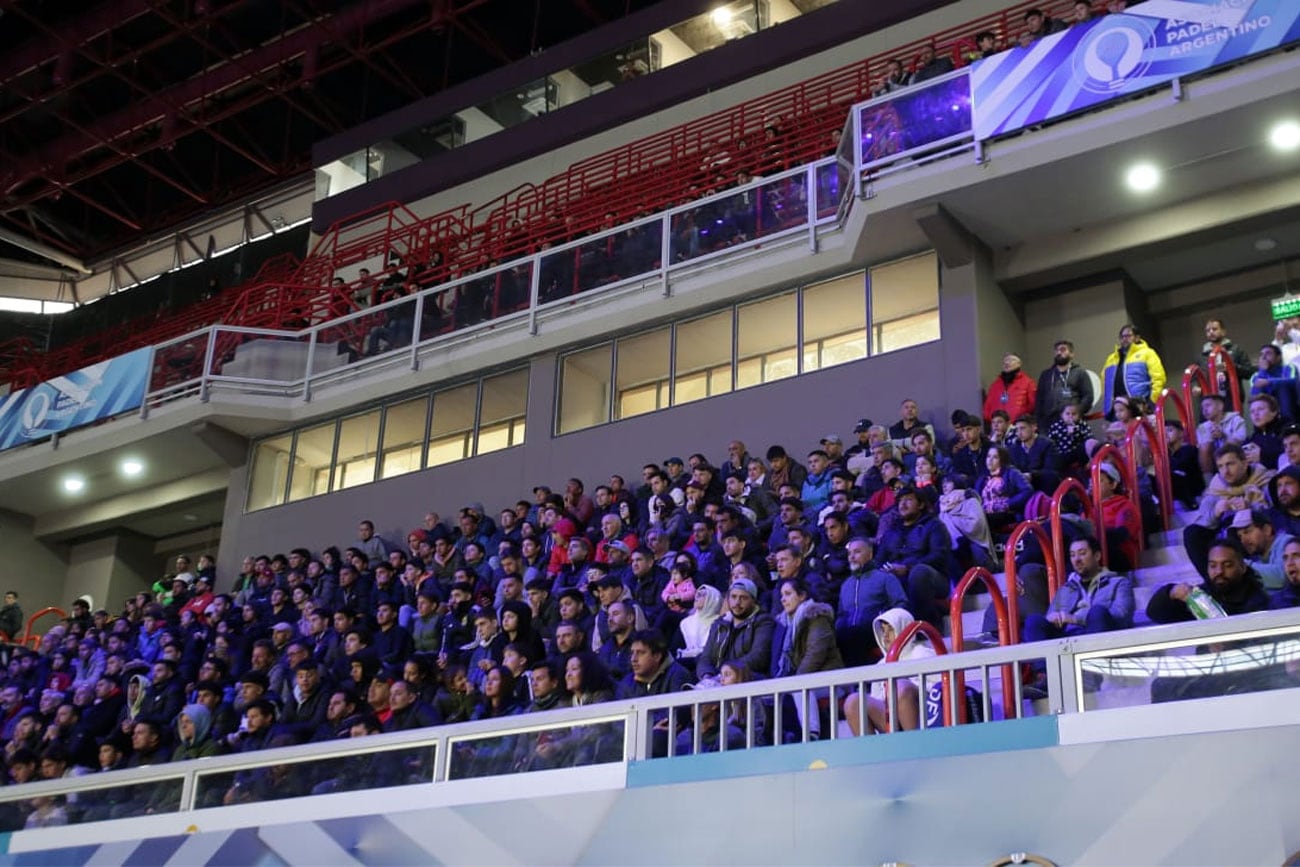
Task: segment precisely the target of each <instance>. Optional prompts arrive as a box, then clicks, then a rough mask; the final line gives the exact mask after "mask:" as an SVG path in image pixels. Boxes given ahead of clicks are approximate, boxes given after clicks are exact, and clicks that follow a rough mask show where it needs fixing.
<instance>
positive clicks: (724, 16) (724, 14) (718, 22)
mask: <svg viewBox="0 0 1300 867" xmlns="http://www.w3.org/2000/svg"><path fill="white" fill-rule="evenodd" d="M709 17H710V18H712V19H713V26H715V27H726V26H727V25H728V24H730V23H731V10H730V9H728V8H727V7H726V6H719V7H718V8H717V9H714V10H713V12H712V13H711V14H710V15H709Z"/></svg>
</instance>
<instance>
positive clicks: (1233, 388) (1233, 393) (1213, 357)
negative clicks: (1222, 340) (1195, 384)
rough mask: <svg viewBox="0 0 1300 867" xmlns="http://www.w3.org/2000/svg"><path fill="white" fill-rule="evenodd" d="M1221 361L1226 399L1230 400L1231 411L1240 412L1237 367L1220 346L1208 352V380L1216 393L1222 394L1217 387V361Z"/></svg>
mask: <svg viewBox="0 0 1300 867" xmlns="http://www.w3.org/2000/svg"><path fill="white" fill-rule="evenodd" d="M1220 359H1221V360H1222V361H1223V378H1224V379H1225V380H1227V387H1228V397H1230V398H1231V399H1232V411H1233V412H1235V413H1240V412H1241V381H1240V380H1239V379H1237V365H1236V364H1235V363H1234V362H1233V360H1232V356H1231V355H1229V354H1228V353H1227V351H1225V350H1224V348H1223V347H1222V346H1216V347H1214V348H1213V349H1211V350H1210V358H1209V361H1208V362H1207V363H1206V367H1207V368H1208V369H1209V370H1208V373H1209V379H1210V382H1211V384H1213V386H1214V390H1215V391H1216V392H1220V393H1222V391H1221V389H1220V387H1219V375H1218V369H1219V360H1220Z"/></svg>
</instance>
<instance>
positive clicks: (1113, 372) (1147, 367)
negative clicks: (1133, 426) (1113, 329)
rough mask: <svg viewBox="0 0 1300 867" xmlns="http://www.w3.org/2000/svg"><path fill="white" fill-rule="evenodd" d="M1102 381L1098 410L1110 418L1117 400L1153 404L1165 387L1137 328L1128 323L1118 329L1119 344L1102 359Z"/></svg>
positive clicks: (1162, 374) (1154, 357)
mask: <svg viewBox="0 0 1300 867" xmlns="http://www.w3.org/2000/svg"><path fill="white" fill-rule="evenodd" d="M1102 380H1103V383H1104V386H1103V387H1104V389H1105V395H1106V399H1105V402H1104V403H1103V404H1102V409H1103V411H1104V412H1105V413H1106V414H1107V415H1110V412H1111V406H1112V405H1113V404H1114V402H1115V398H1117V397H1140V398H1143V399H1145V400H1155V398H1156V397H1158V396H1159V395H1160V390H1161V389H1163V388H1164V387H1165V368H1164V365H1162V364H1161V363H1160V356H1158V355H1156V352H1155V350H1154V349H1152V348H1151V347H1150V346H1149V345H1148V344H1147V342H1146V341H1145V340H1143V339H1142V336H1141V335H1140V334H1138V331H1137V328H1135V327H1134V326H1133V325H1132V324H1131V323H1128V324H1125V325H1124V326H1123V327H1121V328H1120V330H1119V343H1118V344H1116V345H1115V348H1114V349H1113V350H1112V351H1111V353H1110V355H1109V356H1107V357H1106V364H1105V366H1104V367H1103V369H1102Z"/></svg>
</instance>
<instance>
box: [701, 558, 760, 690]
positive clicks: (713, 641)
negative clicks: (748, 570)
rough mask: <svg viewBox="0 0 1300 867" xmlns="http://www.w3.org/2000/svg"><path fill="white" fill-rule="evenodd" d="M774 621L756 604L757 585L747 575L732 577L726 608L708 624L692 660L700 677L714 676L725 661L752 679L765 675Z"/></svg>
mask: <svg viewBox="0 0 1300 867" xmlns="http://www.w3.org/2000/svg"><path fill="white" fill-rule="evenodd" d="M775 628H776V622H775V621H774V620H773V619H772V615H770V614H768V613H767V612H766V611H763V610H762V609H761V608H760V607H759V604H758V585H756V584H755V583H754V582H753V581H751V580H750V579H748V578H736V579H734V580H732V582H731V585H730V587H729V588H728V590H727V599H726V611H725V612H724V613H723V615H722V616H721V617H719V618H718V619H717V620H715V621H713V625H712V626H710V627H709V637H708V638H707V639H706V640H705V642H704V650H703V651H701V653H700V656H699V658H698V659H697V660H696V663H695V673H696V674H697V675H698V676H699V678H700V679H701V680H704V679H706V678H708V679H716V678H717V677H718V674H719V672H720V671H721V670H722V664H723V663H725V662H732V661H735V662H740V663H743V664H744V665H745V666H747V667H748V668H749V671H750V673H751V674H753V675H754V677H756V678H763V677H767V676H768V674H769V673H770V670H771V665H772V631H773V630H774V629H775Z"/></svg>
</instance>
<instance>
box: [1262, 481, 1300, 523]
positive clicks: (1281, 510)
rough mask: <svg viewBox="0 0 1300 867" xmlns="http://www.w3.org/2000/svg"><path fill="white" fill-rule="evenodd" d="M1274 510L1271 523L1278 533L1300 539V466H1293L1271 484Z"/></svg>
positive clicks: (1271, 512)
mask: <svg viewBox="0 0 1300 867" xmlns="http://www.w3.org/2000/svg"><path fill="white" fill-rule="evenodd" d="M1269 487H1270V488H1271V489H1272V491H1273V494H1272V500H1273V508H1272V510H1271V511H1270V512H1269V523H1271V524H1272V525H1273V526H1274V527H1275V528H1276V529H1277V531H1278V532H1280V533H1287V534H1289V535H1291V536H1296V537H1300V466H1296V465H1295V464H1292V465H1291V466H1289V467H1287V468H1286V469H1284V470H1282V471H1281V472H1280V473H1278V474H1277V475H1276V476H1274V477H1273V480H1272V481H1271V482H1270V483H1269Z"/></svg>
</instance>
